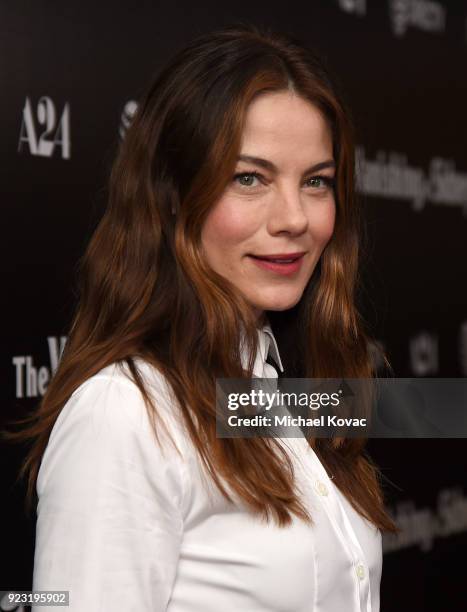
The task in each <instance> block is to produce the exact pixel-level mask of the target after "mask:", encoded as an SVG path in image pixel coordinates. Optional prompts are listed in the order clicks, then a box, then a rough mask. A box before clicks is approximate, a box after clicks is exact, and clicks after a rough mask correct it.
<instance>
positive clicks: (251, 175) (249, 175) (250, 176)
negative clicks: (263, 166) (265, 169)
mask: <svg viewBox="0 0 467 612" xmlns="http://www.w3.org/2000/svg"><path fill="white" fill-rule="evenodd" d="M259 177H260V175H259V174H258V173H257V172H240V173H238V174H235V175H234V177H233V181H234V182H235V181H238V184H239V185H241V186H242V187H254V186H255V185H253V184H252V180H254V179H259ZM244 179H246V182H244Z"/></svg>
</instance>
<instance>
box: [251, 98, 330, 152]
mask: <svg viewBox="0 0 467 612" xmlns="http://www.w3.org/2000/svg"><path fill="white" fill-rule="evenodd" d="M253 148H254V151H253ZM247 149H248V150H247ZM285 150H286V151H288V152H289V153H291V152H293V151H294V152H295V154H296V155H299V154H301V155H304V154H308V155H313V154H316V155H325V154H327V155H330V154H331V156H332V139H331V131H330V129H329V125H328V123H327V121H326V120H325V118H324V116H323V114H322V112H321V111H320V110H319V109H318V108H317V107H316V106H315V105H313V104H312V103H311V102H309V101H308V100H305V99H304V98H302V97H300V96H298V95H296V94H295V93H293V92H290V91H281V92H268V93H264V94H261V95H259V96H258V97H257V98H255V99H254V100H253V101H252V102H251V104H250V105H249V107H248V108H247V112H246V116H245V123H244V127H243V131H242V153H249V154H250V155H254V154H259V153H266V152H268V153H269V154H270V155H279V156H280V154H281V152H283V151H285Z"/></svg>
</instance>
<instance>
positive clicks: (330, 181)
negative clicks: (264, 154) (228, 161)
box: [233, 170, 336, 189]
mask: <svg viewBox="0 0 467 612" xmlns="http://www.w3.org/2000/svg"><path fill="white" fill-rule="evenodd" d="M243 176H254V177H256V178H257V179H258V180H260V181H261V179H263V178H264V177H263V175H262V174H260V173H259V172H256V171H254V170H253V171H252V172H238V173H237V174H234V177H233V181H236V180H237V179H238V178H240V177H243ZM311 179H320V180H321V181H322V182H323V183H324V184H325V185H326V187H328V189H334V187H335V184H336V181H335V178H334V177H331V176H324V175H322V174H316V175H314V176H310V177H309V178H308V179H307V181H310V180H311ZM261 182H262V181H261ZM240 186H241V187H245V188H246V189H248V188H249V187H251V185H240Z"/></svg>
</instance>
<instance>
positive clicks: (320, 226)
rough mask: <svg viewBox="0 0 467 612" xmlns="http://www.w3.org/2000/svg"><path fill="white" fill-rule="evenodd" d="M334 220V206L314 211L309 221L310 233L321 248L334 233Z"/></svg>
mask: <svg viewBox="0 0 467 612" xmlns="http://www.w3.org/2000/svg"><path fill="white" fill-rule="evenodd" d="M335 219H336V208H335V205H334V204H332V205H329V206H326V207H323V208H322V209H321V210H319V211H315V214H313V216H312V218H311V219H310V232H311V233H312V235H313V237H314V239H315V241H316V242H317V243H319V244H320V245H321V247H322V248H324V247H325V246H326V244H327V242H328V241H329V240H330V238H331V236H332V234H333V232H334V225H335Z"/></svg>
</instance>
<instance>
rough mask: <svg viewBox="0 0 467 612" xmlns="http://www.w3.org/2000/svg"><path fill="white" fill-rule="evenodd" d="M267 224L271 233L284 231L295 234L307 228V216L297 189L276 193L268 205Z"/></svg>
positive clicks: (301, 232)
mask: <svg viewBox="0 0 467 612" xmlns="http://www.w3.org/2000/svg"><path fill="white" fill-rule="evenodd" d="M268 226H269V231H270V233H271V234H279V233H282V232H286V233H288V234H294V235H297V234H303V232H305V231H306V230H307V228H308V217H307V215H306V214H305V210H304V204H303V202H302V196H301V194H300V193H299V192H298V191H295V190H291V191H288V192H285V191H282V192H281V193H278V194H277V195H276V198H275V199H274V202H273V203H272V205H271V207H270V214H269V219H268Z"/></svg>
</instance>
